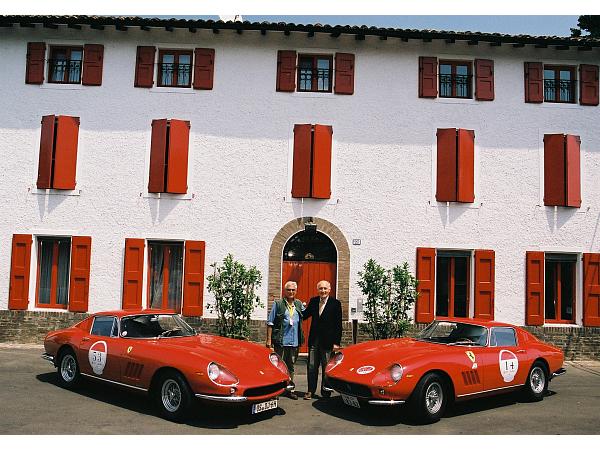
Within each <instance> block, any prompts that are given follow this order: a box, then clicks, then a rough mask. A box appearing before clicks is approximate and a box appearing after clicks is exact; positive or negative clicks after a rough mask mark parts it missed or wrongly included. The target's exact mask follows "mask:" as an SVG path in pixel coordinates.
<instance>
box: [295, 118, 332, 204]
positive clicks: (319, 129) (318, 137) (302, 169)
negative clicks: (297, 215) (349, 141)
mask: <svg viewBox="0 0 600 450" xmlns="http://www.w3.org/2000/svg"><path fill="white" fill-rule="evenodd" d="M332 135H333V128H332V127H331V126H329V125H308V124H306V125H295V126H294V160H293V171H292V197H294V198H318V199H327V198H330V197H331V145H332Z"/></svg>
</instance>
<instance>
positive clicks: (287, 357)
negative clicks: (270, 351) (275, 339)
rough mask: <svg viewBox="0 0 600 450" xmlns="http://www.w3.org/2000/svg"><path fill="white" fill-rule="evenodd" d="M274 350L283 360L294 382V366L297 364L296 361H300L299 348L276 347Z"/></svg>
mask: <svg viewBox="0 0 600 450" xmlns="http://www.w3.org/2000/svg"><path fill="white" fill-rule="evenodd" d="M274 349H275V353H277V354H278V355H279V357H280V358H281V359H283V362H284V363H285V365H286V366H287V368H288V372H289V373H290V378H291V379H292V381H294V364H296V359H298V347H289V346H287V345H286V346H281V345H275V346H274Z"/></svg>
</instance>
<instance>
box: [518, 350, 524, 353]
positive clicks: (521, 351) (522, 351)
mask: <svg viewBox="0 0 600 450" xmlns="http://www.w3.org/2000/svg"><path fill="white" fill-rule="evenodd" d="M517 353H525V350H517Z"/></svg>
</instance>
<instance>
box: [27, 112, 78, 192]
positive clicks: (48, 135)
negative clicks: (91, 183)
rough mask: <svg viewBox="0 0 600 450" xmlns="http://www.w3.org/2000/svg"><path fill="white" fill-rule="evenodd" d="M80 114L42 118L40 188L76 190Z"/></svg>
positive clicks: (38, 183) (38, 181)
mask: <svg viewBox="0 0 600 450" xmlns="http://www.w3.org/2000/svg"><path fill="white" fill-rule="evenodd" d="M78 140H79V117H70V116H44V117H42V127H41V137H40V154H39V164H38V179H37V188H38V189H65V190H72V189H75V185H76V182H75V175H76V169H77V145H78Z"/></svg>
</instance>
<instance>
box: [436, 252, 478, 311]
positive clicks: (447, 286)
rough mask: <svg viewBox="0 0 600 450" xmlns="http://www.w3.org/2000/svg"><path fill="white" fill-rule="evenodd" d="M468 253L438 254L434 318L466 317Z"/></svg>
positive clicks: (467, 303) (467, 302) (469, 257)
mask: <svg viewBox="0 0 600 450" xmlns="http://www.w3.org/2000/svg"><path fill="white" fill-rule="evenodd" d="M470 259H471V255H470V253H459V252H457V253H452V252H438V255H437V261H436V263H437V273H436V279H437V282H436V299H435V313H436V317H468V314H469V279H470V277H469V261H470Z"/></svg>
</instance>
